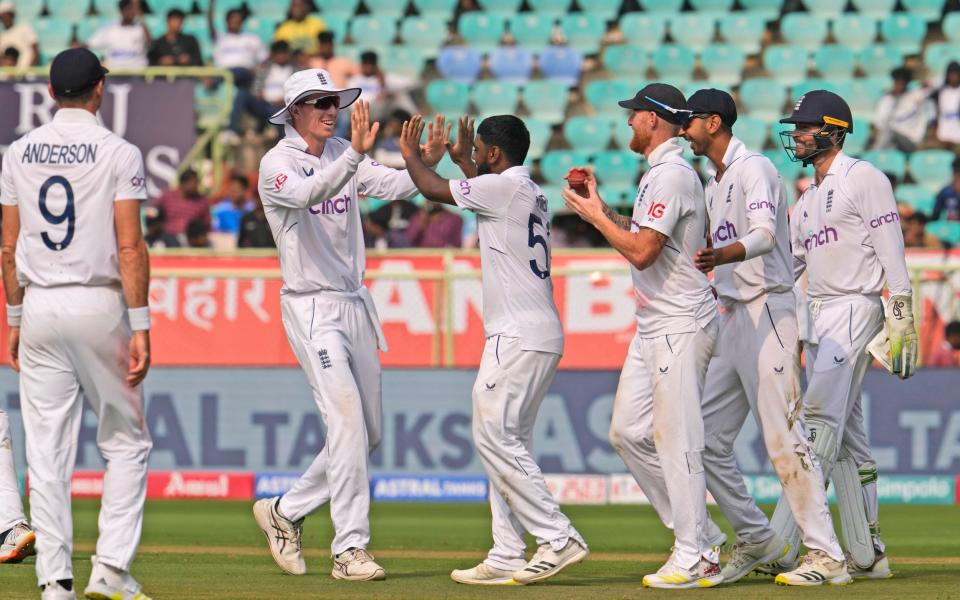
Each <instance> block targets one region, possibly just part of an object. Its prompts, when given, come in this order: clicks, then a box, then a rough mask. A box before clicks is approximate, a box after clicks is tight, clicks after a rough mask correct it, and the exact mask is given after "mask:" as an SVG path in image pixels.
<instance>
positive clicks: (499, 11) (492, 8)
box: [480, 0, 523, 17]
mask: <svg viewBox="0 0 960 600" xmlns="http://www.w3.org/2000/svg"><path fill="white" fill-rule="evenodd" d="M521 4H523V0H480V7H481V8H482V9H483V10H484V11H486V12H488V13H491V14H495V15H500V16H502V17H509V16H512V15H514V14H516V13H518V12H520V5H521Z"/></svg>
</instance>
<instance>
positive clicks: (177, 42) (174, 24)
mask: <svg viewBox="0 0 960 600" xmlns="http://www.w3.org/2000/svg"><path fill="white" fill-rule="evenodd" d="M185 18H186V15H185V14H184V12H183V11H182V10H180V9H179V8H171V9H170V10H169V11H168V12H167V32H166V33H164V34H163V36H161V37H159V38H157V39H156V40H154V41H153V44H151V45H150V50H149V51H148V52H147V60H149V61H150V64H151V65H161V66H167V67H172V66H177V67H199V66H202V65H203V59H202V58H200V44H199V43H197V38H195V37H193V36H192V35H190V34H186V33H183V20H184V19H185Z"/></svg>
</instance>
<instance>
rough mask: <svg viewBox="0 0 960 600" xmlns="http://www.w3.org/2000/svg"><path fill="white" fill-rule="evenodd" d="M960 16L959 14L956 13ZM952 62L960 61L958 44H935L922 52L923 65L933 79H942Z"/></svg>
mask: <svg viewBox="0 0 960 600" xmlns="http://www.w3.org/2000/svg"><path fill="white" fill-rule="evenodd" d="M956 14H960V13H956ZM952 60H960V43H957V42H949V43H948V42H935V43H933V44H928V45H927V47H926V49H925V50H924V51H923V64H924V66H925V67H926V68H927V72H929V73H930V74H931V75H932V76H934V77H937V78H939V77H942V76H943V74H944V72H945V71H946V69H947V65H948V64H950V61H952Z"/></svg>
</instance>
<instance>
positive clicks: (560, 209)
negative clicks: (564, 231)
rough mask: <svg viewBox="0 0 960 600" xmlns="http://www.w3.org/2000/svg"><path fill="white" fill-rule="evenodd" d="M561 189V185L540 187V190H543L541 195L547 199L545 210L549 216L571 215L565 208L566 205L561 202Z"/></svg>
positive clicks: (543, 185)
mask: <svg viewBox="0 0 960 600" xmlns="http://www.w3.org/2000/svg"><path fill="white" fill-rule="evenodd" d="M563 183H564V184H566V182H563ZM563 187H564V186H562V185H550V184H547V183H544V184H541V185H540V189H541V190H543V195H544V196H546V197H547V210H548V211H549V212H550V215H551V216H556V215H568V214H570V213H571V211H570V209H569V208H567V203H566V202H564V200H563V196H561V195H560V190H562V189H563Z"/></svg>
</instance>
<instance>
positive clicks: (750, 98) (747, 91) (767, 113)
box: [739, 78, 787, 122]
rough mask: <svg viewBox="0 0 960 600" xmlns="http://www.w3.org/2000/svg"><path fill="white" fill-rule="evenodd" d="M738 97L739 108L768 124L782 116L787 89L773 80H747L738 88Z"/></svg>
mask: <svg viewBox="0 0 960 600" xmlns="http://www.w3.org/2000/svg"><path fill="white" fill-rule="evenodd" d="M739 96H740V102H739V104H740V106H741V107H743V108H746V109H747V111H746V112H747V113H749V114H750V116H753V117H756V118H758V119H761V120H763V121H766V122H770V121H773V120H775V119H779V118H780V117H781V116H783V108H784V104H785V103H786V98H787V87H786V86H785V85H784V84H783V83H781V82H779V81H776V80H774V79H765V78H756V79H747V80H746V81H744V82H743V85H741V86H740V93H739Z"/></svg>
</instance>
